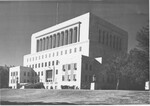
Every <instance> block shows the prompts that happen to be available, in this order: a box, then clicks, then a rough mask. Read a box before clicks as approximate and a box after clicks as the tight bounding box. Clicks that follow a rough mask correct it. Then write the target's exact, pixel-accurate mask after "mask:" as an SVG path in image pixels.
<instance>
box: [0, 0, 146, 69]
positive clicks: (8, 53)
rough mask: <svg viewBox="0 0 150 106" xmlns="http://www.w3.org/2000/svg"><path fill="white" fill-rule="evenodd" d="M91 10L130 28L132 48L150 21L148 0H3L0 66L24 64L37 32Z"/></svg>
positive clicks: (125, 27) (127, 29)
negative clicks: (32, 39) (33, 35)
mask: <svg viewBox="0 0 150 106" xmlns="http://www.w3.org/2000/svg"><path fill="white" fill-rule="evenodd" d="M57 4H58V5H57ZM57 6H58V18H57V19H58V22H57V23H56V16H57V15H56V12H57V9H56V8H57ZM87 12H92V13H93V14H95V15H97V16H99V17H101V18H103V19H104V20H106V21H108V22H110V23H112V24H114V25H116V26H118V27H120V28H122V29H123V30H125V31H127V32H128V51H130V50H131V49H133V48H134V47H136V45H137V41H136V34H137V32H138V31H139V30H140V29H141V28H142V27H144V26H146V25H148V22H149V3H148V0H74V1H73V0H70V1H69V0H59V1H57V2H56V1H54V0H50V1H45V0H43V1H36V0H34V1H12V0H11V1H0V66H3V65H8V66H9V65H15V66H18V65H23V56H24V55H26V54H30V48H31V35H32V34H33V33H36V32H38V31H41V30H43V29H46V28H48V27H51V26H53V25H56V24H58V23H61V22H63V21H66V20H68V19H71V18H74V17H76V16H79V15H82V14H84V13H87Z"/></svg>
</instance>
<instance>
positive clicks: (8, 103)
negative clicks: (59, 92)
mask: <svg viewBox="0 0 150 106" xmlns="http://www.w3.org/2000/svg"><path fill="white" fill-rule="evenodd" d="M0 105H85V103H82V102H81V103H68V102H51V103H44V102H9V101H1V102H0ZM86 105H110V104H106V103H86Z"/></svg>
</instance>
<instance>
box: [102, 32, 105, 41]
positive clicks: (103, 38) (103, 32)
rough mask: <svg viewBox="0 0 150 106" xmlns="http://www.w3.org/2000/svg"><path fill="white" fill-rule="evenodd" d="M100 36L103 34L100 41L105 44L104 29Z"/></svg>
mask: <svg viewBox="0 0 150 106" xmlns="http://www.w3.org/2000/svg"><path fill="white" fill-rule="evenodd" d="M102 36H103V40H102V43H103V44H105V31H103V35H102Z"/></svg>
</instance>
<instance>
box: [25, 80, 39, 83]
mask: <svg viewBox="0 0 150 106" xmlns="http://www.w3.org/2000/svg"><path fill="white" fill-rule="evenodd" d="M23 82H24V83H37V82H39V79H38V80H31V81H30V80H28V79H27V80H26V79H24V81H23Z"/></svg>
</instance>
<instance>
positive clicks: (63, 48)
mask: <svg viewBox="0 0 150 106" xmlns="http://www.w3.org/2000/svg"><path fill="white" fill-rule="evenodd" d="M127 44H128V34H127V32H126V31H124V30H122V29H120V28H118V27H116V26H115V25H112V24H111V23H109V22H107V21H105V20H103V19H101V18H99V17H97V16H95V15H93V14H91V13H86V14H84V15H81V16H78V17H76V18H73V19H70V20H68V21H65V22H63V23H60V24H57V25H55V26H52V27H50V28H47V29H45V30H42V31H39V32H37V33H34V34H33V35H32V37H31V54H28V55H25V56H24V62H23V66H24V67H30V68H32V69H33V70H34V71H35V72H36V74H37V76H38V78H35V79H36V80H34V81H33V82H32V81H31V82H32V83H36V82H43V84H44V86H45V88H46V89H62V88H64V87H65V86H70V87H71V86H74V88H78V89H90V84H91V82H92V81H93V76H94V77H96V83H95V84H96V89H101V84H100V83H104V82H102V81H101V80H102V79H103V78H102V79H101V77H102V76H101V75H99V74H97V73H98V72H99V71H101V70H100V69H101V66H102V63H103V62H105V59H106V58H109V56H111V55H113V54H115V53H123V52H127ZM11 70H12V69H11ZM11 70H10V73H11ZM20 77H21V76H20ZM20 77H19V78H20ZM22 77H23V76H22ZM10 80H11V77H10ZM10 83H11V82H10ZM10 86H11V84H10Z"/></svg>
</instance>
